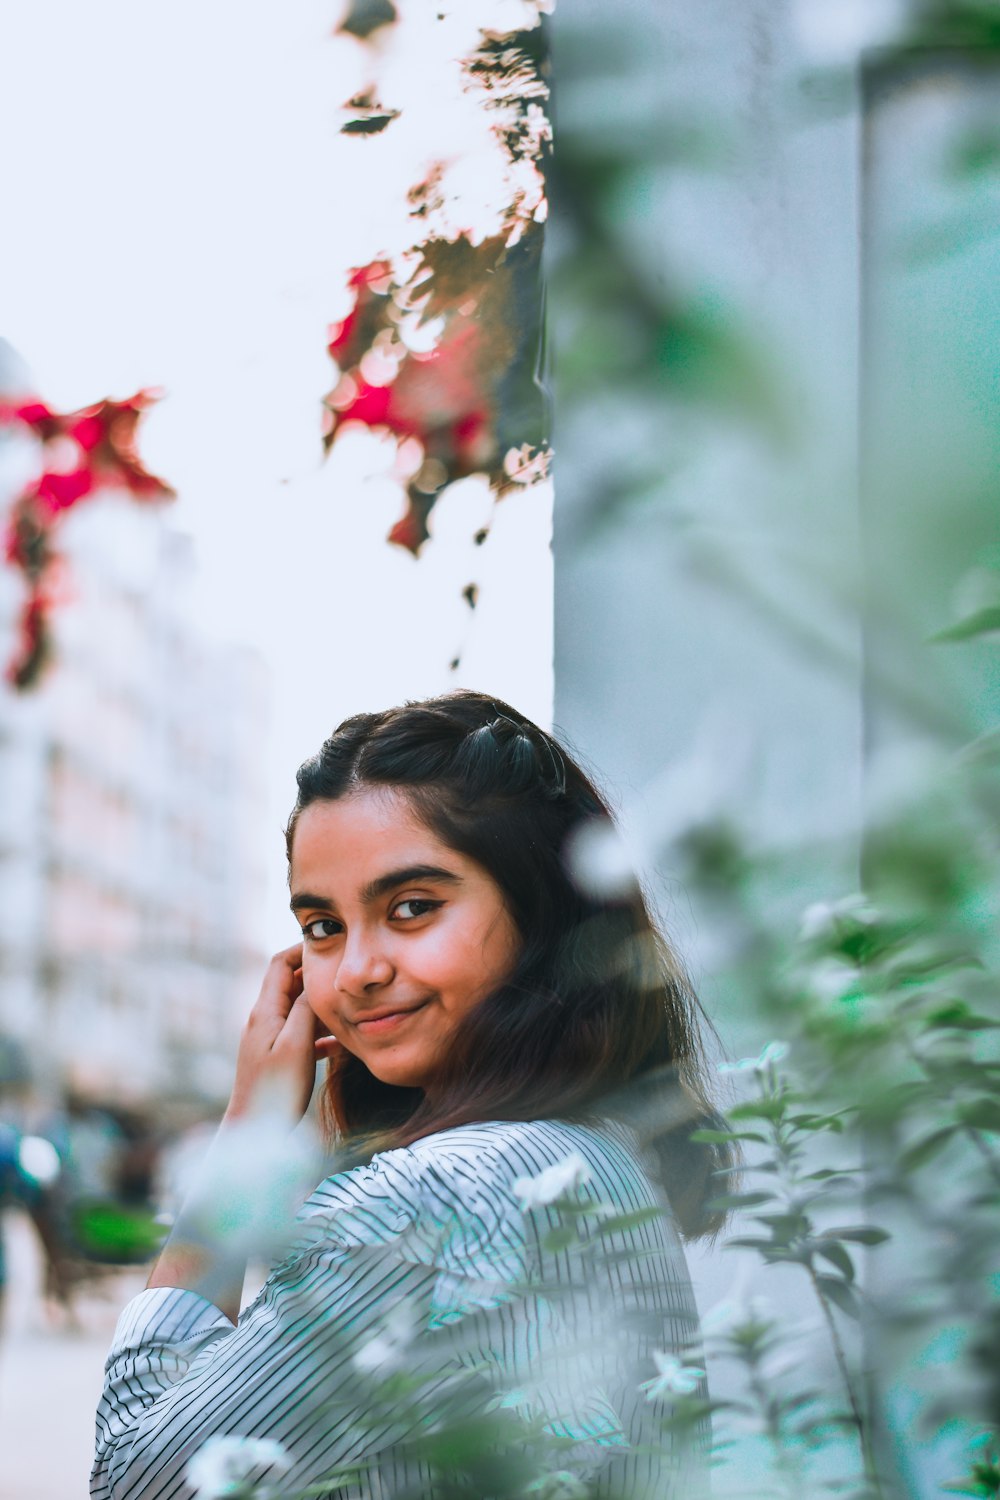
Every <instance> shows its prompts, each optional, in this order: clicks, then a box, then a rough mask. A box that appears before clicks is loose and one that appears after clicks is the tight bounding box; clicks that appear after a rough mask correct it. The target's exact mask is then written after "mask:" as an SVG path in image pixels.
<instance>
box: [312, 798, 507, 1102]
mask: <svg viewBox="0 0 1000 1500" xmlns="http://www.w3.org/2000/svg"><path fill="white" fill-rule="evenodd" d="M290 883H291V890H292V900H291V905H292V910H293V911H294V912H295V914H296V916H297V917H298V919H299V922H300V924H301V927H302V978H303V984H304V987H305V995H306V999H307V1000H308V1002H309V1005H310V1006H311V1007H312V1009H313V1011H314V1012H315V1014H316V1015H317V1016H318V1017H319V1019H320V1021H321V1022H322V1023H323V1024H324V1025H326V1026H327V1027H328V1028H329V1029H330V1031H331V1032H332V1034H333V1035H334V1036H335V1037H336V1038H337V1040H338V1041H339V1042H340V1043H341V1045H342V1046H344V1047H346V1048H347V1050H348V1051H349V1052H353V1053H354V1054H355V1056H357V1057H358V1058H360V1059H361V1061H362V1062H363V1063H364V1064H365V1065H366V1067H367V1068H368V1070H369V1072H371V1073H372V1074H374V1076H375V1077H376V1078H378V1079H380V1080H381V1081H382V1082H383V1083H389V1084H395V1085H397V1086H401V1087H406V1088H423V1089H426V1088H427V1087H428V1085H429V1084H430V1083H431V1082H432V1080H433V1077H434V1074H435V1072H436V1071H437V1068H438V1066H439V1063H440V1060H441V1058H442V1057H443V1056H444V1053H445V1051H446V1049H447V1045H448V1041H449V1038H450V1037H451V1034H452V1032H453V1031H454V1030H455V1027H456V1026H457V1025H458V1023H459V1022H460V1021H461V1020H462V1018H463V1017H464V1016H465V1015H466V1014H467V1013H468V1012H469V1011H470V1010H471V1009H472V1008H473V1007H474V1006H475V1005H477V1004H478V1002H479V1001H480V1000H482V999H483V998H484V997H485V996H486V995H488V994H489V993H491V991H493V990H495V989H496V988H497V987H498V985H500V984H502V983H503V981H504V980H505V979H506V978H507V976H508V974H509V973H510V971H511V969H512V968H513V965H514V963H515V960H516V958H517V954H518V950H519V948H520V939H519V936H518V933H517V930H516V928H515V926H514V922H513V919H512V918H511V916H510V914H509V912H508V910H507V906H506V903H505V901H504V898H503V894H502V892H501V890H500V887H499V886H498V885H497V883H496V881H495V880H494V879H493V878H492V876H491V875H489V874H487V872H486V870H484V869H483V868H482V866H481V865H479V864H477V863H476V862H475V861H474V860H472V859H469V858H468V857H467V856H465V855H463V854H459V853H458V852H457V851H456V850H454V849H452V848H450V847H449V846H448V845H447V844H444V843H442V842H441V840H440V839H439V838H438V837H437V835H436V834H434V833H432V832H431V830H430V829H429V828H427V826H426V825H425V824H424V823H422V822H421V821H420V819H419V818H418V817H417V815H416V813H415V811H414V809H413V807H412V804H411V803H410V801H409V800H408V798H407V797H406V796H405V794H403V793H400V792H397V791H394V790H390V789H385V790H382V789H377V790H372V789H369V788H365V789H362V790H359V791H357V792H354V793H352V794H350V795H348V796H346V797H342V798H340V799H339V800H337V801H332V802H331V801H318V802H313V803H311V804H310V805H309V806H308V807H306V808H304V809H303V811H302V813H301V814H300V816H299V818H298V821H297V822H296V825H295V835H294V839H293V844H292V855H291V871H290Z"/></svg>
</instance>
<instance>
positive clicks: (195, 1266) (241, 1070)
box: [147, 943, 332, 1323]
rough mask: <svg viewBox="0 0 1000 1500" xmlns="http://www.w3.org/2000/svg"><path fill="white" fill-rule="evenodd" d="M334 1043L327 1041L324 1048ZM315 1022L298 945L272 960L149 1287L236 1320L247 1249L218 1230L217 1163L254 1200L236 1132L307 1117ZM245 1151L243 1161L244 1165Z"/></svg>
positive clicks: (286, 1127) (285, 1125)
mask: <svg viewBox="0 0 1000 1500" xmlns="http://www.w3.org/2000/svg"><path fill="white" fill-rule="evenodd" d="M330 1042H332V1039H329V1038H328V1039H326V1043H330ZM326 1043H319V1044H317V1041H316V1019H315V1017H314V1015H313V1013H312V1011H311V1010H310V1009H309V1006H308V1004H307V1003H306V999H305V996H304V994H303V993H302V945H301V943H296V944H295V945H294V946H293V947H291V948H286V949H285V950H284V951H283V952H281V953H278V954H276V955H275V957H274V958H273V959H272V960H271V963H270V965H269V966H268V970H267V973H266V974H265V976H264V983H263V985H262V987H261V992H260V997H259V999H258V1000H257V1003H256V1005H255V1006H254V1008H253V1010H252V1011H251V1013H250V1017H249V1019H248V1021H247V1023H246V1026H245V1027H244V1028H243V1036H242V1038H241V1041H240V1048H239V1054H238V1056H237V1060H236V1079H235V1082H234V1084H233V1091H232V1095H231V1097H230V1100H229V1106H228V1108H227V1110H226V1113H225V1117H224V1119H223V1122H222V1125H221V1127H220V1130H219V1135H218V1138H217V1140H216V1141H215V1143H214V1145H213V1147H212V1150H211V1151H210V1152H209V1155H208V1158H207V1160H206V1162H205V1164H204V1167H203V1169H202V1171H201V1173H200V1174H199V1180H198V1182H197V1183H196V1184H195V1185H194V1187H193V1189H192V1191H191V1193H190V1194H189V1197H188V1199H187V1201H186V1202H185V1204H184V1207H183V1208H182V1209H181V1212H180V1214H179V1215H178V1218H177V1221H176V1223H175V1225H174V1228H173V1230H172V1232H171V1234H170V1237H169V1239H168V1240H167V1243H166V1245H165V1246H164V1248H163V1250H162V1252H161V1254H160V1256H159V1259H158V1260H157V1262H156V1264H155V1265H154V1267H153V1270H152V1272H151V1273H150V1277H149V1281H148V1282H147V1287H149V1288H153V1287H176V1288H179V1289H183V1290H186V1291H192V1292H198V1293H199V1294H200V1295H201V1296H203V1297H204V1298H205V1299H206V1301H208V1302H212V1303H214V1304H215V1306H216V1307H218V1308H219V1309H220V1310H221V1311H222V1312H223V1313H225V1315H226V1317H227V1318H228V1319H229V1320H230V1322H232V1323H235V1322H236V1319H237V1317H238V1315H239V1310H240V1297H241V1294H242V1290H243V1279H244V1276H245V1273H246V1255H245V1249H244V1248H243V1247H242V1246H241V1245H240V1244H239V1243H238V1241H237V1240H236V1238H235V1237H234V1236H233V1235H231V1234H229V1235H227V1234H226V1233H225V1226H220V1225H219V1223H218V1221H219V1214H218V1213H217V1212H215V1208H216V1204H215V1202H214V1201H213V1200H214V1198H215V1196H216V1193H217V1184H218V1177H219V1169H220V1162H224V1163H225V1164H226V1166H227V1167H228V1166H229V1164H230V1163H231V1162H234V1163H237V1164H239V1167H240V1168H241V1169H242V1171H243V1173H244V1174H245V1178H246V1180H245V1182H244V1183H242V1184H239V1183H237V1184H230V1186H234V1187H235V1188H236V1189H237V1190H239V1189H240V1188H241V1187H242V1190H243V1191H244V1192H245V1193H246V1194H247V1195H248V1196H250V1195H252V1194H253V1192H254V1188H255V1183H254V1180H253V1163H252V1161H247V1160H246V1159H245V1153H240V1151H239V1150H234V1149H232V1143H233V1141H234V1139H238V1135H239V1130H240V1128H241V1127H243V1126H245V1125H246V1123H247V1122H248V1121H251V1120H253V1119H254V1118H255V1117H261V1118H265V1117H266V1118H267V1120H268V1121H269V1122H271V1123H272V1125H273V1128H274V1129H275V1130H276V1131H290V1130H291V1128H292V1127H293V1126H294V1125H296V1124H297V1123H298V1121H299V1120H300V1119H301V1118H302V1116H303V1115H304V1114H305V1111H306V1109H307V1108H308V1105H309V1100H310V1098H311V1097H312V1091H313V1085H314V1082H315V1078H316V1054H317V1050H318V1048H322V1049H323V1050H325V1045H326ZM241 1154H242V1155H244V1160H243V1162H242V1163H241V1162H240V1157H241Z"/></svg>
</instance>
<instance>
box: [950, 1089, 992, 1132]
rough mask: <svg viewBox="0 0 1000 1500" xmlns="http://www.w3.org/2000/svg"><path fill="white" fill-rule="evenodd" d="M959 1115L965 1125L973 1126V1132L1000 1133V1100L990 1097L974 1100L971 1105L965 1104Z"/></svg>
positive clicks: (984, 1096) (985, 1096)
mask: <svg viewBox="0 0 1000 1500" xmlns="http://www.w3.org/2000/svg"><path fill="white" fill-rule="evenodd" d="M958 1115H959V1118H960V1119H961V1121H962V1123H963V1125H971V1126H972V1128H973V1130H988V1131H990V1132H991V1133H993V1134H997V1133H1000V1099H991V1098H990V1097H989V1096H988V1095H983V1096H982V1097H981V1098H979V1099H973V1100H972V1102H971V1103H969V1104H963V1105H962V1106H961V1108H960V1109H959V1111H958Z"/></svg>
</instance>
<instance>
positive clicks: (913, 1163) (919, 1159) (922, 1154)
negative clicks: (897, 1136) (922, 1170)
mask: <svg viewBox="0 0 1000 1500" xmlns="http://www.w3.org/2000/svg"><path fill="white" fill-rule="evenodd" d="M955 1129H956V1127H955V1126H954V1125H946V1126H945V1127H944V1129H943V1130H934V1131H932V1132H931V1134H930V1135H927V1136H925V1137H924V1139H923V1140H922V1141H918V1142H917V1144H916V1145H915V1146H910V1147H909V1148H908V1149H907V1150H906V1151H904V1152H903V1154H902V1156H901V1157H900V1158H899V1165H900V1167H901V1169H902V1170H903V1171H904V1172H915V1171H917V1169H918V1168H919V1167H922V1166H923V1165H924V1164H925V1163H926V1162H929V1161H930V1160H931V1158H932V1157H934V1156H937V1154H938V1152H939V1151H941V1150H943V1149H944V1147H945V1146H946V1145H947V1144H948V1142H949V1141H950V1140H951V1138H952V1136H953V1135H954V1134H955Z"/></svg>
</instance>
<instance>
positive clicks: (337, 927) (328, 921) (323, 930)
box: [302, 917, 343, 943]
mask: <svg viewBox="0 0 1000 1500" xmlns="http://www.w3.org/2000/svg"><path fill="white" fill-rule="evenodd" d="M342 931H343V927H342V925H341V923H340V922H338V921H337V920H336V918H335V917H320V918H318V919H317V921H315V922H307V923H306V925H305V926H304V927H303V929H302V936H303V937H304V938H308V939H309V940H310V941H311V942H313V943H318V942H320V941H321V940H322V939H323V938H329V937H336V936H337V933H338V932H342Z"/></svg>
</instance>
